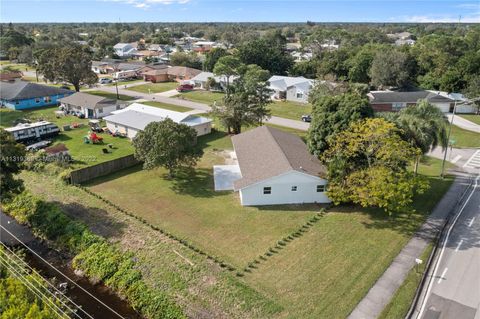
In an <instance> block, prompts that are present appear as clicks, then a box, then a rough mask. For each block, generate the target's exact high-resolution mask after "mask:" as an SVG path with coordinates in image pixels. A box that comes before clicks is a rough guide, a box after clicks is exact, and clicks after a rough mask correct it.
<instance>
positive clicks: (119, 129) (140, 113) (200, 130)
mask: <svg viewBox="0 0 480 319" xmlns="http://www.w3.org/2000/svg"><path fill="white" fill-rule="evenodd" d="M112 113H113V114H112V115H110V116H107V117H105V118H104V120H105V123H106V125H107V128H108V129H109V130H110V132H114V133H120V134H124V135H126V136H127V137H128V138H130V139H132V138H134V137H135V135H137V133H138V132H139V131H142V130H143V129H145V127H146V126H147V125H148V124H150V123H152V122H161V121H163V120H165V119H166V118H170V119H171V120H172V121H174V122H176V123H179V124H185V125H188V126H190V127H192V128H194V129H195V130H196V131H197V136H201V135H205V134H209V133H210V132H211V129H212V121H211V120H210V119H207V118H205V117H201V116H196V115H191V114H186V113H181V112H175V111H170V110H166V109H162V108H158V107H153V106H148V105H145V104H140V103H133V104H131V105H129V106H128V107H126V108H124V109H123V110H119V111H114V112H112Z"/></svg>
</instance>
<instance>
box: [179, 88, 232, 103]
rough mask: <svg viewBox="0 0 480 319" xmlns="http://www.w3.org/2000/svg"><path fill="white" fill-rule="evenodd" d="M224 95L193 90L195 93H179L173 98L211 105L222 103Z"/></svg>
mask: <svg viewBox="0 0 480 319" xmlns="http://www.w3.org/2000/svg"><path fill="white" fill-rule="evenodd" d="M224 95H225V94H223V93H220V92H210V91H201V90H195V91H190V92H184V93H180V94H178V95H176V96H175V97H177V98H180V99H185V100H189V101H192V102H198V103H205V104H208V105H211V104H213V102H215V101H217V102H222V100H223V97H224Z"/></svg>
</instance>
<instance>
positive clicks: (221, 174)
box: [213, 165, 242, 191]
mask: <svg viewBox="0 0 480 319" xmlns="http://www.w3.org/2000/svg"><path fill="white" fill-rule="evenodd" d="M240 178H242V174H241V172H240V166H238V165H214V166H213V179H214V182H215V191H229V190H233V182H235V181H236V180H238V179H240Z"/></svg>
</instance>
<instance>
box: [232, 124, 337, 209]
mask: <svg viewBox="0 0 480 319" xmlns="http://www.w3.org/2000/svg"><path fill="white" fill-rule="evenodd" d="M232 142H233V147H234V148H235V153H236V157H237V159H238V165H239V167H240V173H241V178H240V179H238V180H236V181H234V182H233V186H234V190H235V191H238V192H239V194H240V201H241V203H242V205H244V206H256V205H277V204H301V203H329V202H330V199H329V198H328V197H327V195H326V187H327V180H326V175H327V169H326V168H325V167H324V166H323V165H322V164H321V163H320V161H319V160H318V158H316V157H315V156H313V155H311V154H310V153H309V152H308V150H307V146H306V145H305V143H304V142H303V141H302V140H301V139H300V137H298V136H297V135H294V134H290V133H286V132H284V131H281V130H278V129H275V128H272V127H269V126H261V127H257V128H255V129H253V130H250V131H247V132H245V133H242V134H239V135H236V136H233V137H232Z"/></svg>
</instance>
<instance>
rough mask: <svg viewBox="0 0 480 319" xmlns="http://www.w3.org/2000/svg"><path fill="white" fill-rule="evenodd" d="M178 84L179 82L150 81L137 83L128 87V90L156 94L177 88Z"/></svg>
mask: <svg viewBox="0 0 480 319" xmlns="http://www.w3.org/2000/svg"><path fill="white" fill-rule="evenodd" d="M178 85H179V84H178V83H177V82H164V83H148V84H141V85H135V86H132V87H129V88H127V90H131V91H135V92H141V93H148V94H154V93H161V92H166V91H170V90H174V89H176V88H177V86H178Z"/></svg>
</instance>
